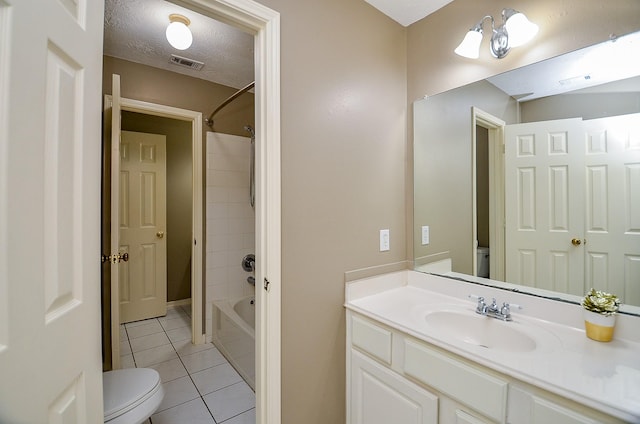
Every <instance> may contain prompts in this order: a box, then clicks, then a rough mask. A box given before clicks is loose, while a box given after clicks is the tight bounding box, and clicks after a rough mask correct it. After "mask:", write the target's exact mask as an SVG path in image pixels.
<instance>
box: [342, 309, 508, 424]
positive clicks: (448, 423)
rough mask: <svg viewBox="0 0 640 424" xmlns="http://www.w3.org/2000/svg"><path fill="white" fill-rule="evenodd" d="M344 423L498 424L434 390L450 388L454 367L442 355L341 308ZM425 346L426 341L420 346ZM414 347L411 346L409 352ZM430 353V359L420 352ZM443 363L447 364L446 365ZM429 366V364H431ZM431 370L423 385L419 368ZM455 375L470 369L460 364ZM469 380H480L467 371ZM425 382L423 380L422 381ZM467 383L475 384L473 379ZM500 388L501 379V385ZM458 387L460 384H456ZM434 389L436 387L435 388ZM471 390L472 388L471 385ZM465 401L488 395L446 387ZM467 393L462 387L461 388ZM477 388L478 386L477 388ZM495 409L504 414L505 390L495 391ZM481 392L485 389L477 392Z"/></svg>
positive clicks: (478, 399) (444, 393)
mask: <svg viewBox="0 0 640 424" xmlns="http://www.w3.org/2000/svg"><path fill="white" fill-rule="evenodd" d="M347 326H348V328H347V339H348V341H347V349H348V352H349V354H348V356H347V368H348V369H347V423H349V424H390V423H393V424H395V423H397V424H436V423H442V424H484V423H491V422H501V420H500V419H499V420H495V421H491V420H487V419H486V418H481V417H482V415H480V414H478V413H477V412H475V411H473V410H472V409H471V408H468V407H467V406H466V405H465V403H463V402H460V401H459V399H457V398H454V397H451V396H450V394H449V393H448V392H447V391H444V392H443V391H442V390H441V389H440V388H441V386H443V387H452V385H451V384H450V382H453V381H454V380H453V378H454V377H453V376H448V373H449V372H455V371H456V366H457V365H461V364H456V363H453V367H452V366H451V363H449V364H443V363H440V362H439V361H440V360H445V361H447V359H446V357H444V356H442V355H440V354H438V353H436V352H432V351H430V350H423V347H424V346H422V345H421V344H420V343H419V342H418V341H417V340H415V339H413V338H411V337H409V336H406V335H404V334H402V333H400V332H397V331H395V330H392V329H390V328H388V327H386V326H384V325H381V324H379V323H376V322H374V321H373V320H369V319H367V318H365V317H363V316H361V315H359V314H357V313H353V312H352V311H347ZM425 346H426V345H425ZM414 349H417V350H415V351H414ZM431 353H435V355H436V356H435V358H431V359H432V362H430V363H428V364H426V363H425V364H423V365H424V366H422V365H420V364H422V363H423V361H425V360H427V358H426V357H425V356H424V355H426V356H428V355H429V354H431ZM447 365H449V366H447ZM433 367H435V368H433ZM427 369H431V370H432V372H433V374H434V375H438V377H436V382H435V384H429V381H430V379H429V377H428V376H427V375H425V374H424V373H423V372H422V370H427ZM457 371H458V375H462V376H464V377H466V375H465V372H472V369H471V368H469V367H466V366H465V365H462V369H457ZM470 377H471V378H482V375H479V374H477V373H476V374H472V375H470ZM425 380H428V381H425ZM473 384H476V382H474V383H473ZM504 386H505V387H506V383H504ZM460 387H466V386H465V385H460ZM439 389H440V390H439ZM471 390H473V389H471ZM449 391H450V392H454V394H459V395H460V396H461V397H463V398H464V399H465V400H466V401H468V402H470V403H479V402H484V401H485V400H486V399H487V398H490V397H491V395H489V396H487V395H485V396H479V397H478V396H476V395H475V394H474V395H473V396H468V394H466V393H464V391H465V390H457V389H452V390H449ZM466 391H467V393H469V392H468V390H466ZM481 391H483V390H481ZM498 391H499V392H500V394H499V395H498V397H497V398H496V399H497V403H498V404H499V406H498V407H497V408H494V407H492V408H484V406H483V407H482V408H481V409H487V410H491V411H492V412H493V411H498V412H497V414H498V415H501V416H504V408H505V405H506V403H505V399H506V391H505V392H503V391H502V390H501V389H500V390H498ZM483 392H484V393H486V391H483Z"/></svg>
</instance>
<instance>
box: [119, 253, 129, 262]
mask: <svg viewBox="0 0 640 424" xmlns="http://www.w3.org/2000/svg"><path fill="white" fill-rule="evenodd" d="M120 261H123V262H129V254H128V253H126V252H125V253H123V254H121V255H118V262H120Z"/></svg>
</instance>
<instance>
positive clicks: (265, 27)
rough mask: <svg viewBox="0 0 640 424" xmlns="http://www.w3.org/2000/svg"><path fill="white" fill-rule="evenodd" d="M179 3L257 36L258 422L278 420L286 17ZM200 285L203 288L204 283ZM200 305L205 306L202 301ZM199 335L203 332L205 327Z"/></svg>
mask: <svg viewBox="0 0 640 424" xmlns="http://www.w3.org/2000/svg"><path fill="white" fill-rule="evenodd" d="M175 3H177V4H179V5H181V6H183V7H186V8H188V9H190V10H192V11H195V12H197V13H200V14H203V15H206V16H209V17H211V18H214V19H218V20H220V21H222V22H226V23H229V24H231V25H233V26H235V27H237V28H240V29H242V30H243V31H246V32H249V33H250V34H252V35H253V37H254V44H255V54H254V56H255V63H256V65H255V81H256V83H255V84H256V85H255V99H256V102H255V132H256V134H255V135H256V258H259V260H257V261H256V269H255V280H256V286H257V288H258V289H257V290H256V329H255V335H256V352H257V355H256V422H257V423H267V422H268V423H270V424H277V423H279V422H280V420H281V417H280V406H281V392H280V368H281V362H280V358H281V356H280V355H281V354H280V344H281V337H280V299H281V284H280V283H281V236H280V234H281V194H280V83H279V81H280V69H279V63H280V43H279V34H280V17H279V14H278V13H277V12H275V11H273V10H271V9H269V8H267V7H264V6H263V5H260V4H258V3H255V2H252V1H245V0H225V1H224V2H222V1H217V0H208V1H206V2H203V1H200V0H181V1H175ZM200 210H201V211H202V207H200ZM201 253H202V252H201ZM196 286H197V285H196ZM199 289H200V290H201V289H202V286H201V285H200V287H199ZM192 296H193V294H192ZM195 307H196V308H197V307H199V308H202V305H197V304H196V305H195ZM196 324H198V320H196ZM200 325H202V323H201V322H200ZM195 331H196V329H195V328H194V332H195ZM199 334H202V331H201V328H200V332H199ZM116 339H117V338H116Z"/></svg>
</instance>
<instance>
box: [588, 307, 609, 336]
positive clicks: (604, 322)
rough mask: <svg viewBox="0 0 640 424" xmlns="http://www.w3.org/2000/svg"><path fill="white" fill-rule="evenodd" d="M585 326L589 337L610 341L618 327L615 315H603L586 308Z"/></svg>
mask: <svg viewBox="0 0 640 424" xmlns="http://www.w3.org/2000/svg"><path fill="white" fill-rule="evenodd" d="M584 327H585V330H586V333H587V337H589V338H590V339H592V340H596V341H599V342H610V341H611V340H612V339H613V331H614V330H615V328H616V316H615V315H609V316H607V315H601V314H599V313H597V312H591V311H587V310H586V309H584Z"/></svg>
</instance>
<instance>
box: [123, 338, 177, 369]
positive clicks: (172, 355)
mask: <svg viewBox="0 0 640 424" xmlns="http://www.w3.org/2000/svg"><path fill="white" fill-rule="evenodd" d="M133 357H134V358H135V360H136V366H137V367H138V368H142V367H148V366H149V365H154V364H159V363H160V362H165V361H169V360H171V359H176V358H177V357H178V354H177V353H176V351H175V349H174V348H173V346H172V345H170V344H168V345H162V346H158V347H154V348H153V349H147V350H141V351H140V352H134V353H133Z"/></svg>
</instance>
